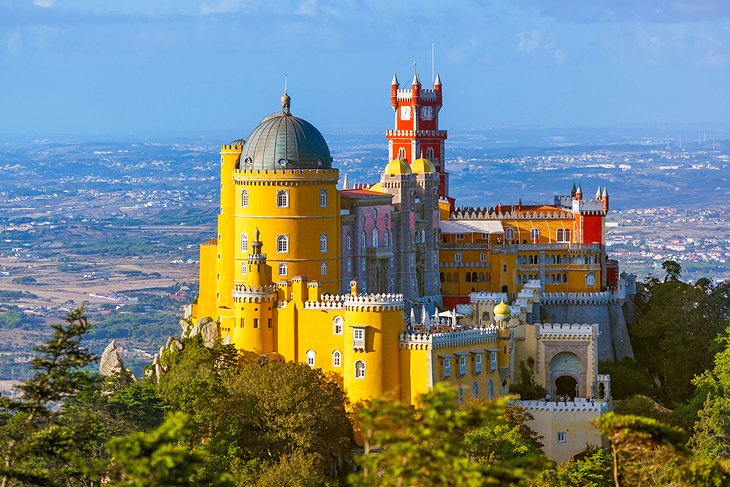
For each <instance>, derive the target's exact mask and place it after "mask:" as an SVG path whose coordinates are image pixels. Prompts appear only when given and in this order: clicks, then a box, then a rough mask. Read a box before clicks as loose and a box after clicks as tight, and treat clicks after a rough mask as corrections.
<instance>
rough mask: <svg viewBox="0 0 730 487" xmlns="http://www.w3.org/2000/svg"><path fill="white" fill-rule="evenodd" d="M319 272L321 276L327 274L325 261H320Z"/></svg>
mask: <svg viewBox="0 0 730 487" xmlns="http://www.w3.org/2000/svg"><path fill="white" fill-rule="evenodd" d="M319 273H320V274H322V275H323V276H326V275H327V262H322V263H321V264H319Z"/></svg>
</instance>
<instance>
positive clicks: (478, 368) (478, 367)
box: [474, 353, 482, 374]
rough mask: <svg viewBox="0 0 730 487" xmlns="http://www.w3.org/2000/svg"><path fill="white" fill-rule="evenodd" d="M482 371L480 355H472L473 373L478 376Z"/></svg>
mask: <svg viewBox="0 0 730 487" xmlns="http://www.w3.org/2000/svg"><path fill="white" fill-rule="evenodd" d="M481 371H482V354H481V353H478V354H476V355H474V373H475V374H479V373H481Z"/></svg>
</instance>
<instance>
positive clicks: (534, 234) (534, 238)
mask: <svg viewBox="0 0 730 487" xmlns="http://www.w3.org/2000/svg"><path fill="white" fill-rule="evenodd" d="M530 239H532V241H533V242H537V241H538V240H540V230H538V229H537V228H533V229H532V230H530Z"/></svg>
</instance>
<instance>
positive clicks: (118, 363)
mask: <svg viewBox="0 0 730 487" xmlns="http://www.w3.org/2000/svg"><path fill="white" fill-rule="evenodd" d="M126 370H127V369H125V368H124V361H123V360H122V357H121V356H120V355H119V350H118V348H117V341H116V340H112V341H111V343H109V345H107V346H106V348H105V349H104V353H102V354H101V360H100V361H99V375H103V376H112V375H115V374H121V373H124V372H125V371H126Z"/></svg>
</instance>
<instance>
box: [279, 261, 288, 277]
mask: <svg viewBox="0 0 730 487" xmlns="http://www.w3.org/2000/svg"><path fill="white" fill-rule="evenodd" d="M288 272H289V267H288V266H287V265H286V263H284V262H282V263H280V264H279V275H280V276H285V275H287V273H288Z"/></svg>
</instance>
